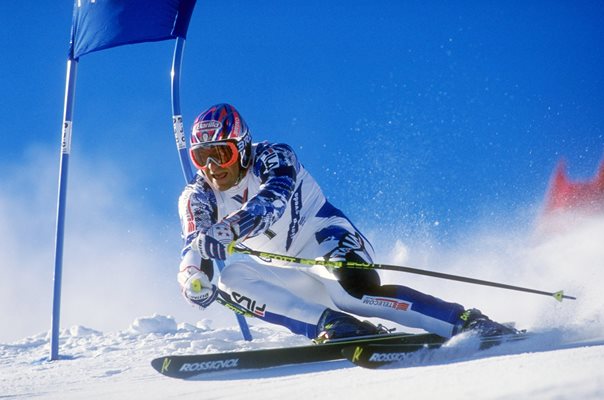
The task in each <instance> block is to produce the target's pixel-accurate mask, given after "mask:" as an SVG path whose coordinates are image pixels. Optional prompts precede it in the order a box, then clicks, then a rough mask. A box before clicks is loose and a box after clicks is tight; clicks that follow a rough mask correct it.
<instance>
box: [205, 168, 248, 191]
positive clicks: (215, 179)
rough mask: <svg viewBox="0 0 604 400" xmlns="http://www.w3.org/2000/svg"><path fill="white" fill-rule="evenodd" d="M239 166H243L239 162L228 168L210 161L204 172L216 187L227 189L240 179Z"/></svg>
mask: <svg viewBox="0 0 604 400" xmlns="http://www.w3.org/2000/svg"><path fill="white" fill-rule="evenodd" d="M239 168H241V166H240V165H239V163H238V162H236V163H234V164H233V165H230V166H228V167H226V168H223V167H221V166H218V165H216V164H215V163H213V162H209V163H208V166H207V168H206V169H205V171H204V173H205V174H206V178H208V180H209V181H210V184H211V185H212V186H213V187H214V188H215V189H217V190H220V191H225V190H229V189H230V188H232V187H233V186H235V185H236V184H237V182H238V180H239Z"/></svg>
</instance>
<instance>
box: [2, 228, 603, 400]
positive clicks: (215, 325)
mask: <svg viewBox="0 0 604 400" xmlns="http://www.w3.org/2000/svg"><path fill="white" fill-rule="evenodd" d="M557 227H558V228H556V229H559V224H557ZM602 237H604V218H602V217H589V218H586V219H584V220H581V221H578V220H577V219H576V218H575V219H573V221H572V229H566V230H561V231H560V230H557V231H555V232H548V234H547V235H546V236H544V237H537V236H535V237H530V238H527V236H522V235H518V234H517V233H516V232H510V234H509V236H506V235H501V234H498V235H489V234H488V233H486V232H480V234H479V235H477V237H476V238H475V240H470V241H469V242H471V247H468V248H457V249H455V251H454V252H451V253H444V254H442V257H443V259H445V258H446V260H447V262H442V265H447V266H448V268H447V272H450V273H456V274H463V275H466V276H479V277H481V278H484V279H490V280H497V281H502V282H509V283H523V285H525V286H528V287H536V288H543V289H552V290H557V289H560V288H564V289H566V293H567V294H569V295H574V296H576V297H577V300H576V301H573V300H565V301H563V302H562V303H559V302H557V301H555V300H554V299H553V298H551V297H547V296H536V295H532V294H522V293H515V292H514V293H510V292H507V291H503V290H499V289H493V288H480V287H474V286H471V287H472V290H464V289H467V288H468V287H469V286H468V285H463V284H450V283H444V284H443V283H440V282H441V281H439V280H435V279H431V278H425V277H424V278H413V277H409V276H407V275H405V282H406V283H407V284H409V285H410V286H413V287H417V288H418V289H420V290H427V291H429V292H432V293H438V295H439V296H441V297H444V298H446V299H453V300H454V301H459V302H461V303H462V304H470V305H473V304H476V303H477V299H480V302H479V304H478V306H479V307H480V308H481V309H483V311H486V310H488V312H487V314H489V315H491V316H495V317H496V318H495V319H497V320H501V321H506V320H513V321H515V322H516V323H517V325H518V327H519V328H526V329H528V330H529V331H531V332H536V333H537V335H535V337H534V338H531V339H529V340H526V341H523V342H518V343H513V344H505V345H501V346H498V347H494V348H492V349H489V350H487V351H483V352H476V351H475V349H474V347H473V345H472V342H471V341H464V340H463V339H460V340H454V341H453V342H452V343H451V344H450V345H449V346H446V347H444V348H442V349H439V350H435V351H432V352H429V353H425V352H424V353H418V354H414V355H411V356H410V357H408V358H407V359H406V360H404V361H403V362H402V363H400V364H397V365H395V366H393V367H392V368H388V369H382V370H367V369H362V368H359V367H354V366H353V365H352V364H350V363H348V362H347V361H335V362H324V363H315V364H309V365H299V366H285V367H279V368H272V369H266V370H258V371H246V372H229V373H221V374H214V375H209V376H206V377H204V378H198V379H193V380H189V381H182V380H177V379H172V378H167V377H164V376H162V375H160V374H158V373H157V372H156V371H155V370H153V369H152V367H151V365H150V361H151V360H152V359H153V358H156V357H160V356H162V355H166V354H194V353H207V352H221V351H236V350H241V349H259V348H270V347H279V346H295V345H304V344H307V343H308V340H307V339H305V338H303V337H300V336H294V335H291V334H290V333H288V332H286V331H285V330H282V329H278V328H275V327H274V326H271V325H268V324H263V323H260V322H258V321H253V320H251V321H250V323H251V330H252V334H253V336H254V340H253V341H252V342H246V341H243V340H242V338H241V333H240V332H239V330H238V328H237V327H236V323H235V319H234V318H233V317H232V314H230V313H228V314H227V315H230V318H231V319H230V320H229V319H225V320H220V319H215V320H214V319H210V317H212V318H213V316H214V315H219V313H221V314H220V315H224V310H223V309H222V308H220V307H213V308H211V309H209V310H206V311H204V312H203V313H202V312H198V313H197V314H195V315H197V316H198V317H199V319H198V320H196V321H193V322H191V320H190V319H178V320H177V318H176V317H171V316H169V315H166V314H165V313H163V314H152V315H148V316H142V317H137V318H134V319H133V320H131V322H130V324H129V325H128V326H123V327H122V328H120V329H110V330H105V331H103V330H102V329H105V327H103V326H100V327H98V326H82V325H73V326H70V327H69V328H65V329H63V330H62V331H61V335H60V354H61V356H62V358H61V359H60V360H58V361H52V362H51V361H48V355H49V352H50V351H49V338H48V334H47V333H40V334H37V335H32V336H28V337H26V338H23V339H21V340H17V341H12V342H6V343H0V398H19V399H22V398H40V399H83V398H85V399H118V398H128V399H171V398H174V399H200V398H202V399H246V400H255V399H262V400H267V399H283V398H288V399H302V398H305V399H306V398H320V399H331V398H333V399H336V398H337V399H367V398H393V399H394V398H396V399H403V398H409V399H447V400H452V399H453V400H454V399H467V398H477V399H512V398H513V399H518V398H530V399H571V398H572V399H576V398H580V399H602V398H604V329H603V328H604V299H603V297H602V294H601V285H602V282H603V281H604V268H603V264H604V246H602ZM472 248H479V249H480V250H479V251H472ZM407 254H408V250H407V247H405V245H403V244H402V243H398V244H397V245H396V247H395V249H394V250H393V252H392V253H391V254H390V255H389V257H390V259H389V260H388V261H389V262H392V260H395V261H396V262H397V263H399V264H404V263H407V262H409V259H408V256H407ZM411 261H412V264H411V265H413V260H411ZM430 261H432V262H436V263H439V260H438V259H436V258H432V259H430ZM385 279H392V280H396V279H401V278H400V276H398V275H396V274H395V275H392V274H390V275H388V276H385ZM437 282H438V283H437ZM460 292H461V293H460ZM72 299H73V298H72ZM72 301H73V300H72ZM182 307H186V305H185V304H184V302H183V304H182ZM89 309H92V308H89ZM117 311H119V310H116V312H117ZM224 321H230V322H227V323H225V322H224ZM3 324H5V325H4V326H3V328H5V329H8V330H10V328H11V326H12V323H11V320H8V322H5V321H3ZM14 324H15V325H16V324H17V322H14ZM99 328H100V329H99ZM400 329H401V328H400V327H399V330H400ZM577 341H579V342H580V343H581V344H579V345H577V344H575V343H576V342H577ZM586 342H587V343H586Z"/></svg>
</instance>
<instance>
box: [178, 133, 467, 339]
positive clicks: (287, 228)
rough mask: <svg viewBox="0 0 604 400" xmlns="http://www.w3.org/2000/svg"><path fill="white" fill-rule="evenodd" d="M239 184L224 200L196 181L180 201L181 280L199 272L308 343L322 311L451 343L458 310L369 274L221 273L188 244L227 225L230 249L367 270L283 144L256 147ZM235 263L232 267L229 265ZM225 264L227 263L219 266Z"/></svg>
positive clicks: (239, 263)
mask: <svg viewBox="0 0 604 400" xmlns="http://www.w3.org/2000/svg"><path fill="white" fill-rule="evenodd" d="M253 154H254V156H253V158H252V163H251V166H250V167H249V169H248V171H247V173H246V174H245V177H244V178H242V179H241V181H240V182H239V183H238V184H237V185H236V186H235V187H232V188H231V189H229V190H226V191H218V190H216V189H213V188H212V187H211V186H210V185H209V184H208V183H207V182H206V180H205V177H204V175H203V173H201V172H199V173H198V175H197V176H196V180H195V182H194V183H192V184H190V185H187V186H186V188H185V189H184V191H183V193H182V195H181V197H180V200H179V214H180V219H181V224H182V231H183V238H184V239H185V247H184V249H183V253H182V255H183V259H182V261H181V265H180V268H181V271H182V270H183V269H184V268H186V267H187V266H189V265H194V266H196V267H197V268H201V269H202V271H204V272H206V274H207V275H208V276H209V277H210V279H211V280H212V282H214V283H216V284H217V286H218V288H219V291H220V295H221V296H222V297H223V298H224V299H225V300H227V301H228V302H230V303H231V304H237V305H238V306H239V307H240V308H243V309H245V310H247V311H249V312H250V313H252V314H254V315H255V316H257V317H258V318H260V319H262V320H264V321H267V322H269V323H274V324H278V325H281V326H284V327H286V328H288V329H289V330H291V331H292V332H294V333H297V334H302V335H306V336H307V337H309V338H315V337H316V336H317V334H318V332H317V323H318V321H319V318H320V316H321V314H322V313H323V312H324V311H325V309H326V308H327V307H329V308H332V309H338V310H340V311H343V312H347V313H351V314H355V315H357V316H362V317H376V318H382V319H386V320H390V321H394V322H396V323H398V324H401V325H405V326H410V327H414V328H421V329H424V330H426V331H428V332H432V333H436V334H438V335H441V336H444V337H450V336H452V335H453V334H455V333H456V330H457V329H458V325H459V323H460V319H459V317H460V314H461V313H462V312H463V311H464V308H463V307H462V306H461V305H459V304H455V303H448V302H445V301H442V300H440V299H437V298H435V297H432V296H429V295H426V294H423V293H420V292H418V291H416V290H413V289H410V288H408V287H405V286H398V285H381V284H380V279H379V276H378V273H377V272H376V271H375V270H363V269H345V268H339V269H335V270H331V269H329V268H326V267H324V266H308V265H284V264H283V263H281V262H277V261H271V260H257V261H256V259H253V260H252V259H250V258H243V257H239V258H241V259H242V260H236V261H234V262H230V263H229V264H227V265H226V266H225V268H224V269H223V270H222V271H221V272H219V271H218V270H217V269H216V268H215V266H214V264H213V263H212V262H211V261H209V260H202V259H201V256H200V255H199V253H198V252H196V251H193V250H191V248H190V243H191V241H192V240H193V239H194V238H195V237H196V236H197V234H198V233H199V232H202V233H203V232H205V231H206V230H207V229H208V228H209V227H210V226H211V225H213V224H215V223H216V222H219V221H221V220H222V219H223V218H225V217H227V218H226V219H227V221H229V222H230V223H231V226H233V228H234V230H235V232H236V233H237V237H238V240H237V241H238V243H239V244H241V245H244V246H246V247H248V248H251V249H253V250H258V251H264V252H271V253H278V254H286V255H289V256H295V257H301V258H310V259H317V258H318V259H325V260H351V261H362V262H368V263H371V262H372V256H373V249H372V247H371V244H370V243H369V242H368V241H367V239H365V238H364V237H363V235H362V234H361V233H360V232H359V231H358V230H357V229H356V228H355V227H354V226H353V225H352V223H351V222H350V221H349V220H348V219H347V218H346V216H345V215H344V214H343V213H342V212H341V211H340V210H338V209H337V208H335V207H334V206H333V205H331V204H330V203H329V202H328V201H327V199H326V198H325V196H324V195H323V193H322V191H321V189H320V187H319V186H318V185H317V183H316V182H315V180H314V179H313V178H312V176H311V175H310V174H309V173H308V172H307V171H306V169H304V167H303V166H302V165H301V164H300V163H299V161H298V159H297V157H296V155H295V153H294V151H293V150H292V149H291V148H290V147H289V146H287V145H284V144H269V143H266V142H263V143H259V144H256V145H254V148H253ZM234 258H237V257H234ZM227 261H229V260H227Z"/></svg>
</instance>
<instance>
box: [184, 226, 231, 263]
mask: <svg viewBox="0 0 604 400" xmlns="http://www.w3.org/2000/svg"><path fill="white" fill-rule="evenodd" d="M234 240H235V236H234V235H233V230H232V229H231V225H230V224H228V223H227V222H225V221H222V222H219V223H217V224H214V225H212V226H211V227H210V228H209V229H208V230H207V231H206V232H205V234H204V233H200V234H199V235H197V237H196V238H195V239H193V241H192V242H191V248H192V249H194V250H197V251H198V252H199V254H201V257H202V258H205V259H209V258H215V259H218V260H226V256H227V251H226V246H228V245H229V244H231V243H232V242H233V241H234Z"/></svg>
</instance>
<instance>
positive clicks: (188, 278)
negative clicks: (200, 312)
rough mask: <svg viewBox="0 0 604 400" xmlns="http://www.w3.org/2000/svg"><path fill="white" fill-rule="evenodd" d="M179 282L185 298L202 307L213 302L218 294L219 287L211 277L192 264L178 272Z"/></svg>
mask: <svg viewBox="0 0 604 400" xmlns="http://www.w3.org/2000/svg"><path fill="white" fill-rule="evenodd" d="M178 283H180V287H181V288H182V294H183V296H184V297H185V299H187V300H188V301H189V302H190V303H192V304H194V305H197V306H199V307H201V309H204V308H206V307H208V306H209V305H210V304H212V303H213V302H214V300H216V296H217V295H218V289H217V288H216V285H214V284H212V282H211V281H210V278H208V276H207V275H206V274H205V273H204V272H201V271H200V270H199V269H198V268H196V267H194V266H192V265H191V266H188V267H186V268H185V269H184V270H181V271H180V272H179V273H178Z"/></svg>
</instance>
